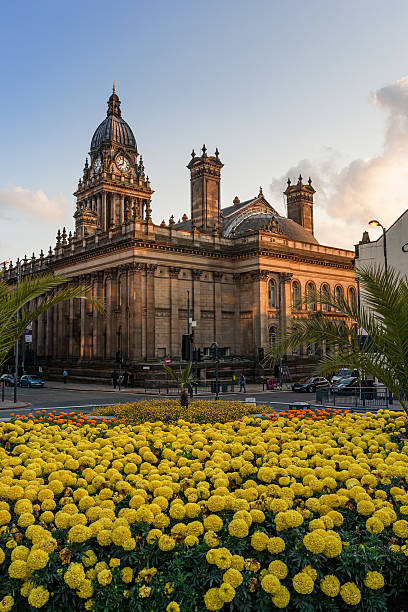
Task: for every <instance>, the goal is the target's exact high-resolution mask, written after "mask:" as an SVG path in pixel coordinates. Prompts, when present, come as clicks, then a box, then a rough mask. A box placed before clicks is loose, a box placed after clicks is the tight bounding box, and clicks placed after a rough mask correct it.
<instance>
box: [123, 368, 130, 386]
mask: <svg viewBox="0 0 408 612" xmlns="http://www.w3.org/2000/svg"><path fill="white" fill-rule="evenodd" d="M128 383H129V372H128V371H127V370H125V371H124V373H123V386H124V387H127V386H128Z"/></svg>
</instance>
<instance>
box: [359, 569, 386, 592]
mask: <svg viewBox="0 0 408 612" xmlns="http://www.w3.org/2000/svg"><path fill="white" fill-rule="evenodd" d="M364 584H365V585H366V587H367V588H368V589H372V590H373V591H376V590H377V589H382V588H383V586H384V584H385V581H384V576H383V575H382V574H380V572H370V571H369V572H367V575H366V577H365V580H364Z"/></svg>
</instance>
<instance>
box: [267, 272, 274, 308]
mask: <svg viewBox="0 0 408 612" xmlns="http://www.w3.org/2000/svg"><path fill="white" fill-rule="evenodd" d="M268 304H269V308H276V281H275V280H273V279H272V278H271V280H270V281H269V282H268Z"/></svg>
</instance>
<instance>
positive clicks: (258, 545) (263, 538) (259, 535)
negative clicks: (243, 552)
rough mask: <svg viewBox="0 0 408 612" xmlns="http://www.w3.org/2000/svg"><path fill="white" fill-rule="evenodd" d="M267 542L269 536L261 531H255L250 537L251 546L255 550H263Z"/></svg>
mask: <svg viewBox="0 0 408 612" xmlns="http://www.w3.org/2000/svg"><path fill="white" fill-rule="evenodd" d="M268 543H269V536H268V535H267V534H266V533H264V532H263V531H255V533H254V534H253V535H252V537H251V546H252V548H254V549H255V550H258V551H262V550H265V549H266V548H267V546H268Z"/></svg>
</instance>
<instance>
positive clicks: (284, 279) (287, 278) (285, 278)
mask: <svg viewBox="0 0 408 612" xmlns="http://www.w3.org/2000/svg"><path fill="white" fill-rule="evenodd" d="M292 276H293V274H292V273H289V274H286V276H285V274H279V282H278V302H279V342H282V336H283V329H282V327H283V324H282V285H283V284H284V283H287V282H288V281H290V280H292ZM282 378H283V376H282V353H281V354H280V357H279V385H280V388H281V389H282V382H283V381H282Z"/></svg>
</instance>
